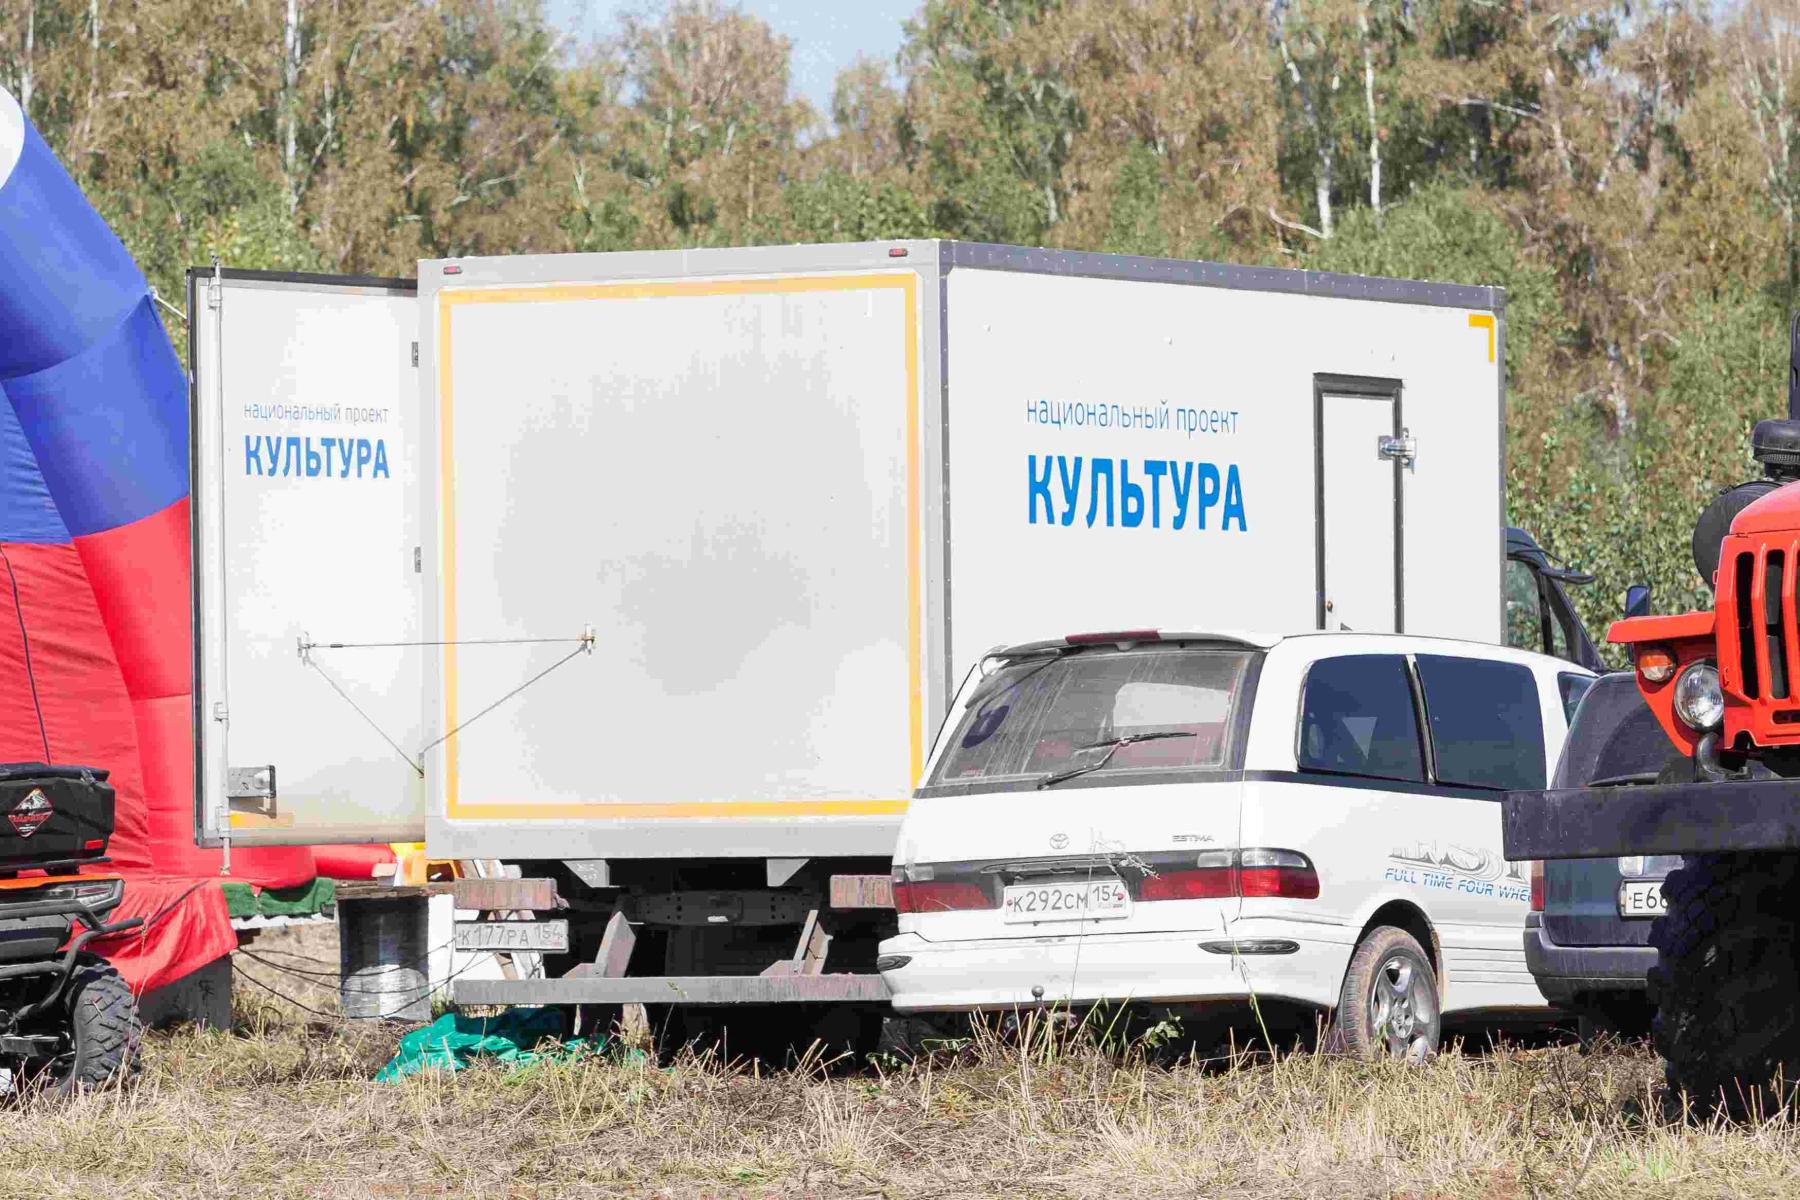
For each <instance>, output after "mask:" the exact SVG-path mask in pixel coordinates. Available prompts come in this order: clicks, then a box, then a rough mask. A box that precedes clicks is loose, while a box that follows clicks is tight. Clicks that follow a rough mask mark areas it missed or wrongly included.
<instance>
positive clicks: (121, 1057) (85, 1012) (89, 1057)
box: [26, 955, 143, 1095]
mask: <svg viewBox="0 0 1800 1200" xmlns="http://www.w3.org/2000/svg"><path fill="white" fill-rule="evenodd" d="M63 1017H64V1020H65V1022H66V1027H65V1029H64V1031H63V1032H64V1033H65V1034H66V1035H67V1037H68V1039H69V1048H68V1050H67V1051H65V1052H64V1053H62V1054H60V1055H58V1056H57V1057H56V1058H55V1059H54V1060H52V1061H51V1063H50V1064H49V1065H48V1066H45V1067H41V1068H39V1069H38V1070H36V1071H35V1072H30V1073H29V1074H28V1075H27V1078H26V1082H27V1084H28V1085H29V1086H33V1087H36V1088H38V1089H40V1090H41V1091H43V1092H46V1093H49V1094H52V1095H65V1094H68V1093H70V1092H76V1091H80V1090H82V1089H83V1088H89V1087H98V1086H99V1085H101V1084H103V1083H106V1082H108V1081H110V1080H112V1079H115V1078H120V1079H123V1078H127V1077H129V1076H130V1075H132V1074H134V1073H135V1072H136V1071H137V1066H138V1049H139V1044H140V1042H141V1041H142V1038H143V1028H142V1026H141V1025H140V1024H139V1022H138V1010H137V999H136V998H135V997H134V996H132V994H131V989H130V988H129V987H127V986H126V984H125V981H124V980H123V979H122V978H120V977H119V973H118V971H116V970H114V969H113V966H112V964H111V963H108V962H106V961H105V960H103V959H99V958H90V957H88V956H86V955H83V956H82V958H81V959H80V960H79V961H78V962H77V964H76V967H75V973H74V975H73V976H72V977H71V978H70V979H69V987H68V991H67V992H66V993H64V995H63Z"/></svg>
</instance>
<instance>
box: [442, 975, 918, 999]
mask: <svg viewBox="0 0 1800 1200" xmlns="http://www.w3.org/2000/svg"><path fill="white" fill-rule="evenodd" d="M450 989H451V991H450V998H451V1002H452V1003H454V1004H457V1005H459V1006H460V1005H476V1004H493V1005H504V1004H695V1005H730V1004H829V1003H846V1002H858V1003H876V1004H886V1003H887V1002H888V987H887V983H886V982H885V981H884V980H883V979H882V978H881V976H879V975H633V976H626V977H622V978H608V977H604V976H596V975H587V976H581V975H565V976H563V977H562V978H560V979H458V980H455V981H453V982H452V983H451V985H450Z"/></svg>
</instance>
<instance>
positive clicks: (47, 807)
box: [6, 788, 56, 838]
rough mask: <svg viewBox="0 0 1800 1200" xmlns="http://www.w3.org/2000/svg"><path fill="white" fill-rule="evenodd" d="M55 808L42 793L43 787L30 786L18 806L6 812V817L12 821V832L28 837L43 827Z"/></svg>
mask: <svg viewBox="0 0 1800 1200" xmlns="http://www.w3.org/2000/svg"><path fill="white" fill-rule="evenodd" d="M54 812H56V809H55V808H54V807H53V806H52V805H51V803H50V798H49V797H48V796H46V795H44V789H43V788H32V789H31V791H30V792H28V793H26V795H25V798H24V799H23V800H21V801H19V803H18V806H17V807H15V808H14V809H13V810H12V812H10V813H8V814H7V816H6V819H7V820H8V821H11V822H12V827H13V832H14V833H16V834H18V835H19V836H20V837H22V838H28V837H30V836H31V835H32V834H34V833H36V832H37V831H38V830H39V829H41V828H43V825H44V822H46V821H48V820H49V819H50V817H51V814H53V813H54Z"/></svg>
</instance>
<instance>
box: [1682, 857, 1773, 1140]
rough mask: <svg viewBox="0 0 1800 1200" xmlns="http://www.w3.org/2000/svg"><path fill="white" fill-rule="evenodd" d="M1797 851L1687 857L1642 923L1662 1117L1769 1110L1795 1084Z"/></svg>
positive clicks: (1746, 1115)
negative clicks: (1662, 1077) (1648, 949)
mask: <svg viewBox="0 0 1800 1200" xmlns="http://www.w3.org/2000/svg"><path fill="white" fill-rule="evenodd" d="M1797 886H1800V856H1795V855H1792V854H1710V855H1700V856H1690V857H1689V858H1688V859H1687V861H1686V863H1685V864H1684V865H1683V866H1681V867H1680V868H1678V869H1677V870H1675V871H1672V872H1670V874H1669V877H1668V879H1667V881H1665V882H1664V884H1663V895H1664V897H1665V898H1666V899H1667V901H1668V908H1667V910H1666V911H1665V912H1664V913H1663V915H1662V916H1659V917H1658V918H1656V923H1655V924H1654V925H1652V926H1651V927H1650V944H1651V945H1653V946H1655V947H1656V966H1654V967H1652V968H1651V969H1650V995H1651V998H1652V999H1653V1000H1654V1001H1655V1003H1656V1017H1655V1020H1654V1023H1653V1030H1654V1036H1655V1042H1656V1051H1657V1053H1658V1054H1660V1055H1662V1057H1663V1063H1664V1071H1665V1074H1666V1077H1667V1079H1668V1085H1669V1087H1668V1092H1667V1093H1666V1094H1665V1097H1664V1103H1665V1106H1666V1108H1667V1110H1668V1112H1669V1115H1670V1116H1679V1115H1683V1114H1684V1113H1685V1114H1689V1115H1697V1116H1699V1117H1701V1118H1703V1119H1704V1118H1710V1117H1712V1116H1713V1115H1714V1114H1716V1113H1720V1112H1722V1113H1724V1114H1725V1115H1726V1116H1728V1117H1730V1118H1732V1119H1735V1120H1745V1119H1750V1118H1758V1117H1773V1116H1776V1115H1778V1114H1780V1113H1782V1112H1784V1111H1786V1110H1787V1109H1788V1108H1789V1106H1790V1105H1791V1104H1792V1103H1793V1101H1794V1091H1795V1085H1796V1083H1800V1012H1797V1011H1796V1008H1795V1004H1794V997H1795V993H1796V990H1797V989H1800V928H1797V927H1796V922H1795V916H1794V912H1793V908H1792V904H1793V897H1794V894H1795V889H1796V887H1797Z"/></svg>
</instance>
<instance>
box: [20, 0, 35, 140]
mask: <svg viewBox="0 0 1800 1200" xmlns="http://www.w3.org/2000/svg"><path fill="white" fill-rule="evenodd" d="M36 41H37V0H25V58H24V61H23V62H22V63H21V64H20V66H19V107H20V108H21V109H23V110H24V111H25V115H26V116H27V117H29V116H31V89H32V78H31V53H32V49H33V46H34V44H35V43H36Z"/></svg>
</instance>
